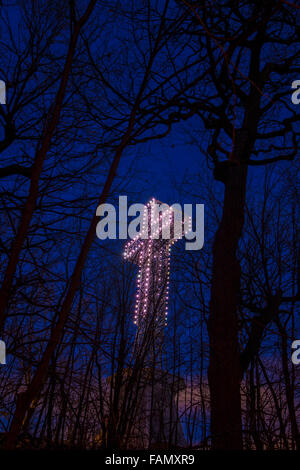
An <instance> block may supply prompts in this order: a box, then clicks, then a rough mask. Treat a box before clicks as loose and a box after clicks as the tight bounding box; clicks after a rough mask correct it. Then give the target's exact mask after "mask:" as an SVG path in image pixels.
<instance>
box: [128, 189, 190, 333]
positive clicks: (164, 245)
mask: <svg viewBox="0 0 300 470" xmlns="http://www.w3.org/2000/svg"><path fill="white" fill-rule="evenodd" d="M155 204H158V206H159V204H160V203H159V202H158V201H156V200H155V199H154V198H152V199H151V200H150V201H149V202H148V203H147V205H146V206H145V210H144V213H143V222H142V230H141V232H140V234H139V235H137V236H136V237H134V239H132V240H130V241H129V242H128V243H127V244H126V245H125V251H124V254H123V256H124V258H125V259H126V260H127V259H128V260H131V261H132V262H134V263H136V264H137V265H138V266H139V272H138V275H137V293H136V301H135V308H134V324H135V325H137V326H138V327H143V326H146V323H147V321H150V320H151V318H154V319H155V322H156V325H154V327H164V326H166V325H167V315H168V302H169V277H170V256H171V247H172V246H173V245H174V243H175V242H176V241H177V240H178V238H175V237H172V233H174V216H173V214H174V211H173V209H172V208H168V209H166V210H165V211H164V217H163V214H162V212H161V211H157V212H156V213H155V211H153V208H154V207H153V206H154V205H155ZM168 215H169V217H168ZM183 225H184V233H187V232H188V231H189V230H191V218H190V217H189V219H188V221H186V220H185V221H184V223H183ZM150 227H151V229H150ZM166 228H168V230H169V233H170V239H165V238H163V231H164V229H166Z"/></svg>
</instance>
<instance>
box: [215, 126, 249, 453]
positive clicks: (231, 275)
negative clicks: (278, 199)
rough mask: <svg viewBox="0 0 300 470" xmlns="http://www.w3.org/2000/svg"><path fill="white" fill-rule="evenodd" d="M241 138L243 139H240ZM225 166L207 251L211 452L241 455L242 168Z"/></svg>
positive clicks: (239, 149) (239, 144) (240, 143)
mask: <svg viewBox="0 0 300 470" xmlns="http://www.w3.org/2000/svg"><path fill="white" fill-rule="evenodd" d="M244 137H245V136H244ZM244 137H243V134H242V133H240V134H239V135H238V136H237V141H236V151H235V154H236V156H237V158H239V161H241V159H240V157H239V155H243V151H244V150H245V145H246V141H247V139H245V138H244ZM237 158H236V160H235V162H228V165H227V168H226V175H224V179H223V181H224V184H225V194H224V206H223V214H222V220H221V223H220V226H219V228H218V231H217V233H216V237H215V241H214V246H213V277H212V288H211V301H210V318H209V322H208V333H209V340H210V364H209V370H208V379H209V386H210V397H211V436H212V447H213V449H242V447H243V439H242V418H241V396H240V381H241V376H242V374H241V363H240V351H239V341H238V321H237V307H238V298H239V292H240V264H239V261H238V260H237V258H236V252H237V248H238V243H239V239H240V236H241V232H242V228H243V224H244V204H245V192H246V182H247V165H246V164H240V163H238V162H237Z"/></svg>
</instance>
